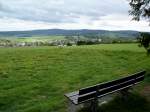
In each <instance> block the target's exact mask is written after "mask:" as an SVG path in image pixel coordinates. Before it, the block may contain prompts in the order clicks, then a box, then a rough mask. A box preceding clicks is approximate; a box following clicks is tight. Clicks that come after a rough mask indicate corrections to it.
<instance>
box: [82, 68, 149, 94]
mask: <svg viewBox="0 0 150 112" xmlns="http://www.w3.org/2000/svg"><path fill="white" fill-rule="evenodd" d="M145 72H146V71H145V70H144V71H140V72H137V73H135V74H133V75H131V76H127V77H124V78H121V79H118V80H114V81H109V82H106V83H100V84H97V85H94V86H91V87H87V88H83V89H80V90H79V95H83V94H86V93H90V92H94V91H96V90H97V88H99V89H103V88H106V87H108V86H112V85H116V84H118V83H122V82H125V81H128V80H130V79H132V78H137V77H139V76H141V75H143V74H145Z"/></svg>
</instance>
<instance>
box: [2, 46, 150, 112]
mask: <svg viewBox="0 0 150 112" xmlns="http://www.w3.org/2000/svg"><path fill="white" fill-rule="evenodd" d="M149 66H150V58H149V57H147V55H146V53H145V50H144V49H143V48H139V47H138V46H137V44H113V45H112V44H109V45H107V44H104V45H94V46H79V47H64V48H58V47H24V48H0V112H66V108H67V103H66V99H65V97H64V96H63V95H64V94H65V93H67V92H71V91H74V90H77V89H80V88H82V87H85V86H89V85H92V84H96V83H100V82H104V81H109V80H113V79H116V78H119V77H123V76H124V75H127V74H129V73H134V72H136V71H139V70H141V69H146V70H149ZM149 82H150V80H149V79H148V80H145V81H144V83H143V84H142V86H140V88H142V87H143V86H144V85H145V84H149Z"/></svg>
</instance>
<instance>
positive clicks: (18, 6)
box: [0, 0, 128, 23]
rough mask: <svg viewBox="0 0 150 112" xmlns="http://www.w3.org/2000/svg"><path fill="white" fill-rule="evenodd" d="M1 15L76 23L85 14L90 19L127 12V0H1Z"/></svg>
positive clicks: (30, 19) (31, 19) (32, 19)
mask: <svg viewBox="0 0 150 112" xmlns="http://www.w3.org/2000/svg"><path fill="white" fill-rule="evenodd" d="M1 1H2V3H0V17H8V18H17V19H21V20H29V21H43V22H49V23H75V22H77V20H78V19H80V17H82V16H85V17H88V18H89V19H90V20H98V19H99V18H100V17H103V16H106V15H109V14H113V13H120V14H122V13H126V12H127V11H128V6H127V5H122V4H123V3H124V1H125V0H108V1H105V2H104V0H92V1H90V0H82V1H81V0H80V1H78V0H57V1H56V0H38V2H37V0H7V1H6V0H1Z"/></svg>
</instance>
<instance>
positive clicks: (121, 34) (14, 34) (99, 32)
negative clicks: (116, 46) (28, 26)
mask: <svg viewBox="0 0 150 112" xmlns="http://www.w3.org/2000/svg"><path fill="white" fill-rule="evenodd" d="M50 35H63V36H68V35H71V36H75V35H99V36H103V37H121V38H135V37H137V36H138V35H139V32H138V31H128V30H124V31H108V30H88V29H82V30H64V29H46V30H32V31H3V32H2V31H1V32H0V37H32V36H50Z"/></svg>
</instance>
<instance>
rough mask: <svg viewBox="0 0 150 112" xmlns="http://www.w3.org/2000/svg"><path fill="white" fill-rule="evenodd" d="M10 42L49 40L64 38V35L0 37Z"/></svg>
mask: <svg viewBox="0 0 150 112" xmlns="http://www.w3.org/2000/svg"><path fill="white" fill-rule="evenodd" d="M0 39H7V40H10V41H11V42H47V41H51V40H65V36H33V37H0Z"/></svg>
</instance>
